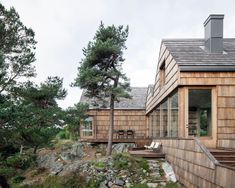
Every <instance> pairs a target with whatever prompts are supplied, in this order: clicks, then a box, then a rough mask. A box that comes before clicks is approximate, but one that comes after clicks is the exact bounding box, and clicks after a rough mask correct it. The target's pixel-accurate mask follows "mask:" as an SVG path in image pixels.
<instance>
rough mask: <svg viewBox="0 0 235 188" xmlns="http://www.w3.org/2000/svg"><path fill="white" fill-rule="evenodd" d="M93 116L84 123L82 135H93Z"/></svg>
mask: <svg viewBox="0 0 235 188" xmlns="http://www.w3.org/2000/svg"><path fill="white" fill-rule="evenodd" d="M92 122H93V118H92V117H88V118H86V120H85V121H84V123H83V129H82V135H83V136H84V137H86V136H92V135H93V134H92V133H93V126H92Z"/></svg>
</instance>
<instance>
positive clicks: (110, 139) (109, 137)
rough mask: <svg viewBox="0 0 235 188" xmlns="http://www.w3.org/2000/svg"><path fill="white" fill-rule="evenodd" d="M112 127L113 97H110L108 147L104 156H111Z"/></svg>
mask: <svg viewBox="0 0 235 188" xmlns="http://www.w3.org/2000/svg"><path fill="white" fill-rule="evenodd" d="M113 127H114V95H113V94H111V96H110V113H109V132H108V147H107V153H106V155H107V156H109V155H111V154H112V144H113Z"/></svg>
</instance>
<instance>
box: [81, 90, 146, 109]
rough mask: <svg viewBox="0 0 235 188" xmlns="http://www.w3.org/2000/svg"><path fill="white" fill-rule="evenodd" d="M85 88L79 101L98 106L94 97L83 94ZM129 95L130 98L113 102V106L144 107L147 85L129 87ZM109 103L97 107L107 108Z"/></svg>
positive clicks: (123, 107) (90, 105)
mask: <svg viewBox="0 0 235 188" xmlns="http://www.w3.org/2000/svg"><path fill="white" fill-rule="evenodd" d="M85 92H86V91H85V90H83V92H82V95H81V98H80V103H86V104H89V108H90V109H93V108H98V107H97V106H95V105H94V103H95V102H97V103H99V102H98V101H96V99H94V98H88V97H86V96H85ZM130 95H131V96H132V98H131V99H126V98H120V99H119V101H120V102H115V104H114V108H115V109H145V102H146V97H147V87H131V92H130ZM108 106H109V105H108V104H106V107H99V108H107V107H108Z"/></svg>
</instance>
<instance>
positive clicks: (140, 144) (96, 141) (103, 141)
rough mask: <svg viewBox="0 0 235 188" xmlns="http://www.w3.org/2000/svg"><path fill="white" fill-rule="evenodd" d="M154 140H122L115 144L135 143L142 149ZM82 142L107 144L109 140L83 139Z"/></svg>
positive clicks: (116, 141) (115, 139)
mask: <svg viewBox="0 0 235 188" xmlns="http://www.w3.org/2000/svg"><path fill="white" fill-rule="evenodd" d="M151 141H152V139H151V138H121V139H117V138H114V139H113V143H135V144H136V145H137V146H138V147H142V146H144V145H149V144H150V143H151ZM81 142H90V143H107V142H108V139H107V138H106V139H105V138H104V139H93V138H88V139H81Z"/></svg>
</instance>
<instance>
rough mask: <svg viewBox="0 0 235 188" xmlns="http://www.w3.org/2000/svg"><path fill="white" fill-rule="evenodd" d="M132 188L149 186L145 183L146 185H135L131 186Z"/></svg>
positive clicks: (147, 187) (146, 187)
mask: <svg viewBox="0 0 235 188" xmlns="http://www.w3.org/2000/svg"><path fill="white" fill-rule="evenodd" d="M131 188H149V186H148V185H147V184H146V183H144V184H135V185H133V186H131Z"/></svg>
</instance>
